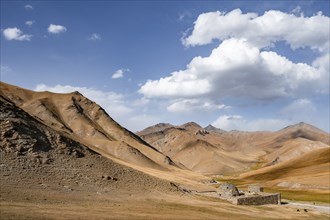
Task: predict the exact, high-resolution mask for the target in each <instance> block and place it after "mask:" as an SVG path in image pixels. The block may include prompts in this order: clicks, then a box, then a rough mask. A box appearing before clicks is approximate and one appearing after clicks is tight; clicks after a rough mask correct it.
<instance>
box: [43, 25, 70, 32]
mask: <svg viewBox="0 0 330 220" xmlns="http://www.w3.org/2000/svg"><path fill="white" fill-rule="evenodd" d="M66 30H67V29H66V27H64V26H62V25H56V24H50V25H49V26H48V29H47V31H48V33H50V34H60V33H64V32H66Z"/></svg>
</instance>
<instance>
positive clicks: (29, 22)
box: [25, 21, 34, 27]
mask: <svg viewBox="0 0 330 220" xmlns="http://www.w3.org/2000/svg"><path fill="white" fill-rule="evenodd" d="M25 24H26V25H27V26H29V27H31V26H32V25H33V24H34V21H26V22H25Z"/></svg>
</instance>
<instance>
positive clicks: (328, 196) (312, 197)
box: [265, 188, 330, 203]
mask: <svg viewBox="0 0 330 220" xmlns="http://www.w3.org/2000/svg"><path fill="white" fill-rule="evenodd" d="M265 192H270V193H276V192H278V193H281V197H282V199H288V200H295V201H306V202H322V203H330V193H317V192H311V191H299V190H288V189H281V188H265Z"/></svg>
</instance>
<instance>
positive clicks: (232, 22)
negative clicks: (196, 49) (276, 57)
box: [183, 8, 330, 51]
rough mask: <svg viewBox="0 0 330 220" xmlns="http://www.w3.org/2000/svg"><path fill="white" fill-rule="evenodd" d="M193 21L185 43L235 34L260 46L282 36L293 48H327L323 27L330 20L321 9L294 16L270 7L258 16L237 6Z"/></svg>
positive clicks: (324, 49) (326, 33) (209, 13)
mask: <svg viewBox="0 0 330 220" xmlns="http://www.w3.org/2000/svg"><path fill="white" fill-rule="evenodd" d="M298 9H299V8H298ZM298 9H297V10H298ZM297 10H295V12H297ZM194 24H195V25H194V28H193V31H192V33H191V35H190V36H187V37H186V38H185V39H184V41H183V42H184V44H185V45H186V46H196V45H204V44H208V43H211V42H212V40H214V39H218V40H225V39H229V38H232V37H234V38H245V39H247V40H248V41H249V42H250V43H252V44H253V45H254V46H257V47H259V48H263V47H267V46H271V45H272V44H273V43H274V42H276V41H283V40H284V41H285V42H287V43H288V44H289V45H290V46H291V48H293V49H296V48H299V47H305V46H307V47H310V48H312V49H318V50H319V51H327V50H328V49H329V29H328V28H325V27H329V25H330V20H329V17H327V16H324V15H322V13H321V12H319V13H317V14H316V15H313V16H311V17H304V16H303V14H300V16H296V15H294V14H287V13H284V12H281V11H275V10H270V11H266V12H265V13H264V14H263V15H262V16H258V14H256V13H246V14H243V13H242V11H241V10H240V9H235V10H233V11H231V12H228V13H225V12H219V11H216V12H208V13H203V14H200V15H199V16H198V18H197V20H196V21H195V23H194ZM316 36H317V37H316Z"/></svg>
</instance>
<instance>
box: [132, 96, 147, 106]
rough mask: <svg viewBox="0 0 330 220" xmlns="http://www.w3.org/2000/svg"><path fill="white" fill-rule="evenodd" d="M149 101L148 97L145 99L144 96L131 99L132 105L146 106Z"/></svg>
mask: <svg viewBox="0 0 330 220" xmlns="http://www.w3.org/2000/svg"><path fill="white" fill-rule="evenodd" d="M149 103H150V100H149V99H147V98H146V97H142V98H139V99H136V100H135V101H133V106H136V107H141V106H146V105H148V104H149Z"/></svg>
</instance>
